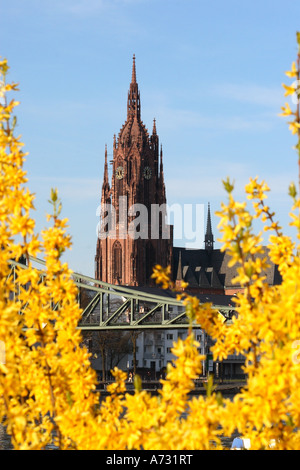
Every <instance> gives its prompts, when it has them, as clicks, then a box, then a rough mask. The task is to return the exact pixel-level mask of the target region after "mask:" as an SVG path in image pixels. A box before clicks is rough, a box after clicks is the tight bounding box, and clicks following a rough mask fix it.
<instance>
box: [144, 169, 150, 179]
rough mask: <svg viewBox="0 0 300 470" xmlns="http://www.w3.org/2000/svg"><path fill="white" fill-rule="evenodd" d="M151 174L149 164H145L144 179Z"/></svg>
mask: <svg viewBox="0 0 300 470" xmlns="http://www.w3.org/2000/svg"><path fill="white" fill-rule="evenodd" d="M151 175H152V171H151V168H150V167H149V166H146V167H145V168H144V178H145V179H146V180H149V179H150V178H151Z"/></svg>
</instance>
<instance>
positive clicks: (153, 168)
mask: <svg viewBox="0 0 300 470" xmlns="http://www.w3.org/2000/svg"><path fill="white" fill-rule="evenodd" d="M172 248H173V227H172V226H169V225H167V223H166V191H165V184H164V172H163V153H162V149H159V137H158V135H157V131H156V121H155V119H154V121H153V129H152V134H151V135H149V133H148V130H147V128H146V127H145V125H144V124H143V122H142V120H141V101H140V92H139V88H138V83H137V80H136V64H135V56H133V64H132V76H131V83H130V87H129V92H128V98H127V119H126V121H125V123H124V125H123V126H122V128H121V130H120V132H119V135H118V138H116V136H114V142H113V160H112V176H111V185H110V184H109V176H108V163H107V148H105V163H104V177H103V184H102V194H101V218H100V230H99V233H98V239H97V247H96V257H95V276H96V279H99V280H101V281H103V282H108V283H111V284H120V285H131V286H145V285H151V284H152V282H151V274H152V269H153V266H154V265H155V264H160V265H162V266H163V267H166V266H167V265H170V266H171V265H172Z"/></svg>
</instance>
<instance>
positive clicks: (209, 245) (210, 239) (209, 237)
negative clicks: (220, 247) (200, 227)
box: [204, 203, 214, 251]
mask: <svg viewBox="0 0 300 470" xmlns="http://www.w3.org/2000/svg"><path fill="white" fill-rule="evenodd" d="M204 243H205V249H206V250H207V251H212V250H213V249H214V236H213V233H212V228H211V216H210V203H208V211H207V222H206V233H205V241H204Z"/></svg>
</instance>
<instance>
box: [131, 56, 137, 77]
mask: <svg viewBox="0 0 300 470" xmlns="http://www.w3.org/2000/svg"><path fill="white" fill-rule="evenodd" d="M131 83H136V70H135V54H133V63H132V76H131Z"/></svg>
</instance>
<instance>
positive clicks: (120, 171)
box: [116, 166, 124, 180]
mask: <svg viewBox="0 0 300 470" xmlns="http://www.w3.org/2000/svg"><path fill="white" fill-rule="evenodd" d="M123 176H124V168H123V167H122V166H118V168H117V169H116V178H117V179H118V180H121V179H122V178H123Z"/></svg>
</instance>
